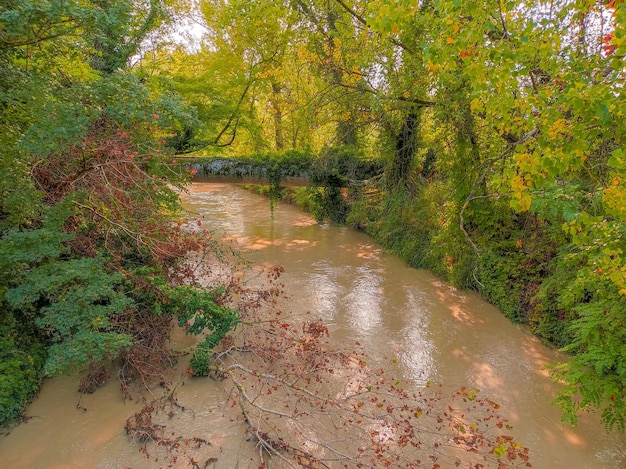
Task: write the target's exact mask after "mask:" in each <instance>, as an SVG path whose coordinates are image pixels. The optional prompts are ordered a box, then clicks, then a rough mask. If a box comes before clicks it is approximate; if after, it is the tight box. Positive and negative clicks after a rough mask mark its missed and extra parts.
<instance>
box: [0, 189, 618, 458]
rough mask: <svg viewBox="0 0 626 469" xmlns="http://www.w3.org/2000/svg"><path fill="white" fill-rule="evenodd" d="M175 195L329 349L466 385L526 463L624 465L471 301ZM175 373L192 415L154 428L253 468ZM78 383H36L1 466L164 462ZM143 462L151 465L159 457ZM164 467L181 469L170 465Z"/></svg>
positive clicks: (527, 338) (100, 395) (309, 225)
mask: <svg viewBox="0 0 626 469" xmlns="http://www.w3.org/2000/svg"><path fill="white" fill-rule="evenodd" d="M184 200H185V204H186V207H187V209H188V210H189V211H190V212H191V213H192V215H190V216H198V217H203V219H204V226H207V227H210V228H211V229H212V230H215V235H216V236H218V237H225V238H229V239H234V240H235V241H236V242H237V244H238V245H239V246H240V247H242V248H244V249H247V250H249V252H248V254H247V256H248V258H249V259H250V260H251V261H252V262H254V263H256V264H259V265H275V264H279V265H282V266H283V267H284V268H285V270H286V272H285V274H284V275H283V277H282V281H283V283H284V284H285V286H286V291H287V293H288V294H289V295H290V299H289V308H290V310H292V311H293V312H296V313H298V312H305V311H311V312H312V313H313V314H314V315H317V316H320V317H322V318H323V319H324V321H325V322H326V323H327V324H328V326H329V328H330V330H331V337H332V339H333V340H336V341H343V342H349V341H358V342H360V343H361V345H362V346H363V347H364V349H365V350H367V351H368V353H369V354H370V355H371V356H372V357H373V359H376V358H377V357H378V358H382V357H383V356H385V357H388V356H394V357H396V358H397V359H398V363H399V369H398V372H399V373H401V375H402V379H403V380H404V381H405V383H407V384H408V385H409V386H411V385H413V386H416V387H419V386H422V385H423V384H424V383H425V382H427V381H430V382H433V383H441V384H443V385H444V386H446V387H448V388H450V389H454V388H458V387H461V386H467V387H472V388H473V387H476V388H479V389H480V390H481V395H482V396H483V397H488V398H489V399H492V400H494V401H497V402H498V403H500V404H501V406H502V411H503V413H504V414H505V415H506V416H507V417H508V419H509V421H510V423H511V424H512V425H513V430H512V433H513V434H514V436H515V437H516V438H517V439H518V440H519V441H521V442H522V443H523V444H524V445H525V446H528V447H529V448H530V450H531V458H532V459H531V461H532V463H533V467H535V468H540V469H544V468H545V469H554V468H556V469H559V468H563V469H572V468H584V469H588V468H589V469H600V468H602V469H604V468H607V469H609V468H626V439H625V438H624V437H623V436H619V435H615V434H613V435H607V434H605V433H604V430H603V428H602V426H601V425H600V423H599V422H598V421H597V418H596V417H595V416H592V415H584V416H582V418H581V420H580V423H579V426H578V427H575V428H572V427H569V426H567V425H564V424H562V423H561V422H560V412H559V410H558V409H557V408H555V407H554V406H553V405H552V404H551V401H552V399H553V397H554V395H555V393H556V391H557V390H558V385H556V384H554V383H553V382H552V381H551V380H550V379H549V378H548V376H547V373H546V371H545V370H544V369H543V368H544V367H545V366H546V365H550V364H554V363H558V362H561V361H563V360H565V359H566V357H565V356H563V355H562V354H560V353H559V352H558V351H555V350H553V349H551V348H548V347H546V346H544V345H543V344H541V343H540V342H539V341H538V340H537V339H536V338H535V337H533V336H532V335H531V334H529V333H528V332H527V331H526V330H525V329H523V328H521V327H518V326H516V325H513V324H511V323H510V322H509V321H508V320H507V319H506V318H504V316H503V315H502V314H501V313H500V312H499V311H498V310H497V309H496V308H494V307H493V306H491V305H489V304H487V303H485V302H484V301H482V300H481V299H480V298H479V297H478V296H477V295H474V294H472V293H468V292H461V291H458V290H456V289H454V288H452V287H450V286H448V285H446V284H445V283H444V282H442V281H440V280H438V279H437V278H436V277H434V276H433V275H432V274H430V273H429V272H427V271H424V270H415V269H412V268H408V267H406V266H405V265H404V264H403V263H402V261H400V260H399V259H397V258H396V257H394V256H392V255H389V254H387V253H385V252H383V250H382V249H381V248H380V246H378V245H377V244H376V243H374V242H373V241H372V240H371V239H370V238H369V237H367V236H366V235H364V234H362V233H359V232H355V231H353V230H350V229H348V228H341V227H333V226H326V225H318V224H317V223H315V222H314V221H313V220H312V219H311V218H310V217H309V216H308V215H306V214H303V213H302V212H300V211H299V210H298V209H297V208H294V207H291V206H286V205H279V206H278V207H277V209H276V211H275V213H274V216H273V217H272V216H271V214H270V211H269V202H268V201H267V199H265V198H263V197H260V196H257V195H254V194H251V193H249V192H247V191H245V190H243V189H241V188H239V187H237V186H234V185H232V184H225V183H194V184H193V185H192V187H191V189H190V191H189V193H188V194H186V195H184ZM173 340H174V341H175V343H176V344H177V346H178V347H184V346H187V345H190V344H191V340H192V339H191V338H188V337H184V336H182V335H180V334H178V333H176V334H175V337H174V339H173ZM185 367H186V363H185V361H184V360H183V361H182V362H181V364H180V366H179V370H178V371H177V373H178V375H177V376H178V377H179V381H180V382H181V384H180V385H179V388H178V396H179V402H180V403H181V404H182V405H184V406H185V407H186V408H188V409H193V410H192V411H189V412H186V413H184V415H182V416H179V417H176V418H174V419H173V421H170V422H167V423H168V425H169V427H168V428H171V429H172V431H173V432H175V433H176V434H184V435H189V436H191V435H195V436H202V437H203V438H206V439H207V440H210V441H211V442H212V444H211V446H210V447H207V448H205V449H203V450H201V451H200V454H199V456H198V460H201V461H202V460H206V459H207V458H209V457H215V458H217V462H215V463H213V464H211V465H210V466H208V467H217V468H224V469H231V468H248V467H251V468H252V467H254V468H256V467H258V457H257V452H256V450H255V447H254V445H253V444H252V443H251V442H250V441H248V440H247V438H246V427H245V425H244V423H243V422H242V421H241V419H240V417H239V416H238V415H237V413H236V412H234V411H231V410H229V409H225V408H223V407H222V406H221V405H220V404H221V403H222V402H224V400H225V393H226V390H225V389H224V388H223V385H222V384H221V383H219V382H215V381H212V380H207V379H189V378H185V373H184V370H185ZM77 379H78V378H77V377H72V376H69V377H61V378H54V379H51V380H48V381H46V382H45V383H44V386H43V387H42V390H41V393H40V395H39V396H38V398H37V399H36V400H35V401H34V402H33V403H32V405H31V406H30V407H29V408H28V411H27V415H28V416H30V417H32V418H31V419H30V420H29V421H28V422H27V423H25V424H22V425H20V426H18V427H17V428H15V429H13V430H12V432H11V433H10V434H9V435H7V436H4V437H2V438H0V467H2V468H83V467H84V468H126V467H133V468H152V467H159V466H160V465H165V466H166V465H167V463H166V462H165V461H164V460H160V461H155V459H154V458H152V459H147V458H146V457H145V456H144V455H143V454H141V453H140V452H139V451H138V447H139V445H138V444H135V443H132V442H130V441H129V440H128V437H127V436H126V434H125V432H124V428H123V427H124V421H125V419H126V418H127V417H128V416H130V415H132V414H133V413H134V412H136V411H137V409H138V408H139V406H140V404H139V403H138V402H136V401H124V400H123V399H122V397H121V393H120V391H119V385H118V383H116V381H115V380H111V381H110V382H109V383H108V384H107V385H105V386H104V387H103V388H102V389H100V390H98V391H97V392H96V393H95V394H93V395H84V396H80V395H79V394H78V393H77V392H76V386H77ZM158 392H159V391H158V390H155V394H156V393H158ZM79 399H80V401H79ZM77 403H80V408H77ZM81 409H86V411H85V410H81ZM152 454H153V456H156V457H158V456H159V452H158V449H157V450H156V451H154V452H153V453H152ZM203 458H204V459H203ZM174 467H188V464H187V461H185V460H184V458H182V457H181V458H180V459H179V460H178V461H176V463H175V464H174Z"/></svg>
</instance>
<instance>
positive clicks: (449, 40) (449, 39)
mask: <svg viewBox="0 0 626 469" xmlns="http://www.w3.org/2000/svg"><path fill="white" fill-rule="evenodd" d="M453 42H454V39H452V38H451V37H448V39H446V44H452V43H453Z"/></svg>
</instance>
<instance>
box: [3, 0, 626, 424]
mask: <svg viewBox="0 0 626 469" xmlns="http://www.w3.org/2000/svg"><path fill="white" fill-rule="evenodd" d="M191 3H193V5H195V6H196V7H197V8H196V9H190V10H187V9H186V8H187V7H188V6H189V5H186V4H185V2H184V1H178V2H175V1H171V2H168V1H163V0H143V1H141V0H139V1H131V0H70V1H67V0H66V1H60V0H48V1H46V2H30V1H22V0H15V1H11V2H8V3H7V4H5V5H4V6H3V7H2V10H0V61H1V62H2V67H0V99H1V103H2V104H1V105H0V112H1V113H2V119H1V120H0V122H1V124H0V126H1V127H2V132H1V134H0V147H1V158H2V159H1V161H0V193H1V199H0V203H1V206H0V229H1V230H2V232H1V233H2V238H1V239H0V252H1V253H2V255H1V256H0V278H1V283H0V285H1V287H0V288H1V290H0V293H1V294H2V299H1V301H2V303H1V304H2V309H3V312H2V317H1V324H0V332H1V334H2V338H1V341H0V344H1V348H0V354H2V367H3V370H2V371H3V372H2V375H1V377H0V379H1V380H2V381H1V382H0V386H1V387H2V393H1V394H0V396H1V397H0V399H2V402H1V405H2V412H1V413H0V415H1V418H2V419H3V420H7V419H9V418H13V417H15V416H18V415H19V413H20V408H21V406H22V404H24V403H25V402H26V401H27V400H28V398H29V397H30V396H31V395H32V392H33V391H34V390H35V389H36V386H37V381H38V380H39V379H40V377H41V376H42V369H43V370H44V371H43V372H44V373H48V374H53V373H56V372H60V371H62V370H64V369H67V368H71V367H76V366H84V365H85V364H89V363H92V364H93V366H97V364H98V363H100V362H101V361H102V360H103V359H106V358H111V357H122V358H124V357H126V358H128V355H129V351H133V350H134V351H135V352H137V350H136V346H137V344H138V343H142V342H141V341H139V340H138V337H140V336H141V334H144V335H147V336H150V337H153V336H154V335H155V334H150V333H148V332H146V330H147V328H148V327H152V328H153V330H154V328H158V327H163V326H162V322H159V321H157V320H156V319H155V318H156V317H165V318H168V317H169V316H168V315H170V316H176V315H178V314H183V312H187V314H189V312H190V311H197V310H198V303H197V301H200V300H201V301H204V302H206V307H207V311H214V313H215V314H214V315H209V316H210V318H217V319H215V320H216V321H218V324H217V325H216V323H215V322H211V321H212V320H213V319H211V321H209V323H208V324H207V328H208V329H209V330H216V331H217V330H219V331H224V330H225V329H227V328H228V327H226V326H230V325H232V324H234V322H236V320H235V319H234V316H233V313H232V312H231V311H229V310H228V309H223V308H221V307H219V305H217V304H216V303H215V301H216V298H217V296H216V294H214V293H207V292H204V293H201V292H202V291H201V290H194V289H191V290H189V288H190V287H183V286H180V285H178V284H177V283H176V282H177V279H179V278H180V275H182V273H181V271H180V269H184V263H181V260H182V259H184V255H185V253H187V252H188V251H189V250H192V249H206V242H205V241H204V240H203V239H201V238H200V237H199V235H198V234H196V235H193V234H192V235H189V234H185V233H184V232H183V231H180V230H178V229H177V226H176V225H172V224H171V223H170V220H171V217H172V215H173V214H174V213H175V212H176V210H177V198H176V195H175V193H174V192H173V191H172V189H171V187H172V185H174V186H175V185H177V184H179V183H182V182H183V180H184V174H179V172H178V171H177V170H176V168H177V167H178V166H177V165H176V164H174V163H172V164H168V162H171V159H170V158H169V157H170V156H171V155H173V154H177V155H181V156H182V155H193V156H202V155H226V156H228V155H249V156H250V157H251V158H252V155H261V154H269V152H272V155H273V157H272V158H273V160H272V161H274V162H276V161H280V160H281V155H283V154H285V155H288V156H289V158H292V159H294V158H295V159H294V160H293V161H300V162H299V163H297V164H300V163H301V162H302V161H304V160H298V158H296V157H295V156H294V155H299V154H307V155H309V156H310V158H309V159H311V160H312V161H313V163H310V164H312V168H314V172H315V171H316V172H317V173H316V174H318V176H319V179H318V184H319V185H321V186H322V187H323V188H321V189H320V188H314V189H313V188H311V189H308V191H309V193H308V194H305V193H300V194H299V195H297V196H296V197H297V198H298V199H299V200H300V201H301V202H303V203H304V201H308V202H306V203H308V204H309V206H310V208H311V209H312V210H313V211H315V212H316V214H317V216H318V217H319V218H320V219H322V218H327V219H331V220H332V221H335V222H341V221H347V223H349V224H350V225H352V226H355V227H358V228H360V229H363V230H365V231H367V232H368V233H370V234H372V235H373V236H374V237H376V238H377V239H379V240H381V241H382V242H384V243H385V244H386V245H387V246H388V247H389V248H391V249H393V250H394V251H395V252H397V253H398V254H399V255H400V256H401V257H402V258H404V259H405V260H406V261H407V262H409V263H411V264H412V265H416V266H423V267H427V268H430V269H432V270H433V271H434V272H435V273H437V274H439V275H441V276H443V277H445V278H447V279H448V280H449V281H451V282H452V283H454V284H455V285H458V286H462V287H467V288H474V289H476V290H478V291H480V292H481V293H482V294H483V295H484V296H485V297H486V298H487V299H488V300H490V301H492V302H493V303H495V304H496V305H498V306H499V307H500V308H501V309H502V311H503V312H504V314H506V315H507V316H508V317H510V318H511V319H512V320H514V321H518V322H523V323H527V324H529V325H530V326H531V327H532V328H533V330H534V331H535V332H536V333H537V334H539V335H540V336H541V337H543V338H545V339H546V340H547V341H550V342H552V343H554V344H556V345H557V346H559V347H563V348H564V349H565V350H567V351H568V352H570V353H571V354H572V357H573V359H572V361H571V362H569V363H568V364H564V365H562V366H559V367H556V368H554V369H553V373H554V376H555V377H556V378H558V379H561V380H563V381H564V382H565V383H566V384H567V386H566V387H565V388H564V390H563V392H562V393H561V394H560V396H559V397H558V399H557V400H558V403H559V404H560V405H561V406H562V407H563V409H564V411H565V415H566V417H567V418H568V419H569V420H570V421H575V420H576V415H577V414H578V412H580V411H582V410H597V409H599V410H600V411H601V412H602V418H603V420H604V422H605V423H606V425H607V427H608V428H613V427H617V428H619V429H620V430H624V423H625V418H626V339H625V334H626V328H625V327H624V321H625V320H626V316H625V315H626V263H625V260H624V251H625V249H626V244H625V241H624V235H625V234H626V228H625V226H626V225H625V222H626V212H625V207H626V190H625V189H624V187H625V185H624V184H625V182H624V181H625V179H624V178H625V176H626V155H625V153H624V141H625V137H626V120H625V119H624V115H623V110H624V109H625V108H626V106H625V103H624V93H623V83H624V72H625V70H624V55H625V53H626V39H625V38H626V33H625V30H624V27H625V20H626V7H625V6H623V3H622V1H619V0H611V1H608V2H607V1H596V0H556V1H549V2H548V1H542V0H536V1H530V2H514V1H505V0H502V1H497V2H496V1H493V2H491V1H474V0H470V1H458V0H428V1H423V2H415V1H409V0H393V1H392V0H374V1H372V0H368V1H361V0H352V1H349V2H348V1H344V0H308V1H304V0H291V1H287V0H285V1H284V2H269V1H261V0H252V1H250V0H229V1H225V0H224V1H199V2H191ZM173 15H182V16H181V17H186V18H188V19H189V21H191V20H195V21H198V22H199V23H200V24H202V28H203V33H204V35H203V37H202V39H201V40H196V42H195V43H194V44H195V47H192V46H190V45H188V46H187V47H183V46H180V45H179V46H176V45H175V44H172V43H168V42H166V41H163V40H161V41H157V39H158V38H161V39H162V38H164V37H165V38H167V37H168V36H167V34H166V33H167V20H168V18H170V19H171V18H174V16H173ZM185 15H187V16H185ZM196 16H198V17H199V18H198V17H196ZM175 36H176V35H175V34H174V35H172V36H169V37H175ZM190 44H191V43H190ZM283 152H284V153H283ZM298 152H300V153H298ZM351 158H352V159H353V160H360V161H375V162H376V167H378V168H382V170H381V171H379V172H377V173H376V174H375V175H372V176H371V177H368V178H362V177H353V176H354V174H351V173H350V171H349V169H350V168H351V167H352V166H350V165H345V164H344V162H345V161H352V160H351ZM285 161H287V159H285ZM316 162H317V163H316ZM306 164H309V162H308V160H307V163H306ZM277 165H278V166H280V164H279V163H277ZM278 166H276V167H278ZM344 188H348V190H345V189H344ZM274 190H276V189H274ZM311 201H312V202H311ZM348 202H349V205H350V206H349V207H348ZM176 267H177V268H178V269H179V270H178V271H177V270H176ZM175 272H179V274H180V275H177V274H175ZM197 295H200V300H199V299H198V297H197ZM202 295H204V296H202ZM138 318H141V319H143V321H138V320H137V319H138ZM137 353H138V352H137ZM127 362H128V360H127ZM44 363H45V365H43V364H44ZM42 366H43V368H42ZM8 396H10V397H8Z"/></svg>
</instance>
